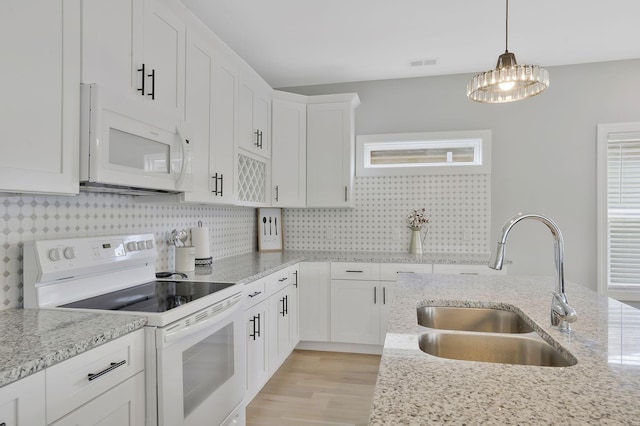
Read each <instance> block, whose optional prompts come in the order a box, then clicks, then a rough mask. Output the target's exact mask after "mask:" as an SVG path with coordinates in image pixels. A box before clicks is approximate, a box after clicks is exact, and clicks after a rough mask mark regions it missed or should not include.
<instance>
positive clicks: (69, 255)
mask: <svg viewBox="0 0 640 426" xmlns="http://www.w3.org/2000/svg"><path fill="white" fill-rule="evenodd" d="M62 254H63V255H64V258H65V259H69V260H71V259H73V258H75V257H76V251H75V250H74V248H73V247H65V249H64V250H63V252H62Z"/></svg>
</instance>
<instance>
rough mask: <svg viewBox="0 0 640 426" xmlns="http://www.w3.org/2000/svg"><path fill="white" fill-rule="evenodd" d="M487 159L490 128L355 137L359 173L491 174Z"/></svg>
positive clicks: (368, 174)
mask: <svg viewBox="0 0 640 426" xmlns="http://www.w3.org/2000/svg"><path fill="white" fill-rule="evenodd" d="M490 159H491V131H490V130H469V131H458V132H425V133H396V134H380V135H359V136H358V137H357V138H356V174H357V175H358V176H385V175H386V176H399V175H428V174H475V173H490V172H491V165H490Z"/></svg>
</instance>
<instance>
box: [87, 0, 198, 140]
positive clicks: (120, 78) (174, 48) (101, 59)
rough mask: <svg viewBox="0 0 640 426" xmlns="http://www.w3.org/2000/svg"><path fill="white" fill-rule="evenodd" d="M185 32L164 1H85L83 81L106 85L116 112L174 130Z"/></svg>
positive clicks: (179, 112) (179, 103) (179, 113)
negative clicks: (114, 100) (113, 100)
mask: <svg viewBox="0 0 640 426" xmlns="http://www.w3.org/2000/svg"><path fill="white" fill-rule="evenodd" d="M173 6H174V7H175V5H173ZM185 33H186V26H185V24H184V22H182V21H181V20H180V19H179V18H178V14H177V13H176V12H175V10H172V9H170V8H169V4H168V3H167V4H166V5H165V4H164V2H163V3H161V1H160V0H144V1H141V0H110V1H108V2H105V1H102V0H83V2H82V41H83V45H82V65H83V68H82V81H83V82H84V83H98V84H99V85H100V86H105V87H107V88H108V89H107V90H109V92H110V93H113V95H114V98H116V99H118V100H119V101H120V102H118V105H114V106H112V107H113V108H115V109H117V110H118V111H120V112H122V113H124V114H127V115H130V116H135V117H137V118H139V119H141V120H143V121H147V122H150V123H151V124H155V125H158V127H161V128H165V129H166V130H169V131H174V130H175V128H176V125H177V124H178V122H179V121H180V120H181V119H182V115H183V111H184V63H185Z"/></svg>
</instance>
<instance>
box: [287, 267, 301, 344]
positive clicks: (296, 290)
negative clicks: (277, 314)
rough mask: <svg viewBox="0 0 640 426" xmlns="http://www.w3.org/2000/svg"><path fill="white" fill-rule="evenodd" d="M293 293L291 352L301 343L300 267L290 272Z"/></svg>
mask: <svg viewBox="0 0 640 426" xmlns="http://www.w3.org/2000/svg"><path fill="white" fill-rule="evenodd" d="M289 278H290V282H291V291H290V293H289V295H290V298H289V315H290V316H291V339H290V342H289V352H292V351H293V350H294V349H295V347H296V345H297V344H298V342H299V341H300V286H299V279H300V272H299V270H298V265H296V266H295V267H294V268H293V269H291V270H290V275H289Z"/></svg>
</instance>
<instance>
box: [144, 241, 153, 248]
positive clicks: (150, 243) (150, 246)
mask: <svg viewBox="0 0 640 426" xmlns="http://www.w3.org/2000/svg"><path fill="white" fill-rule="evenodd" d="M145 244H146V245H147V248H148V249H152V248H153V240H147V241H145Z"/></svg>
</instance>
